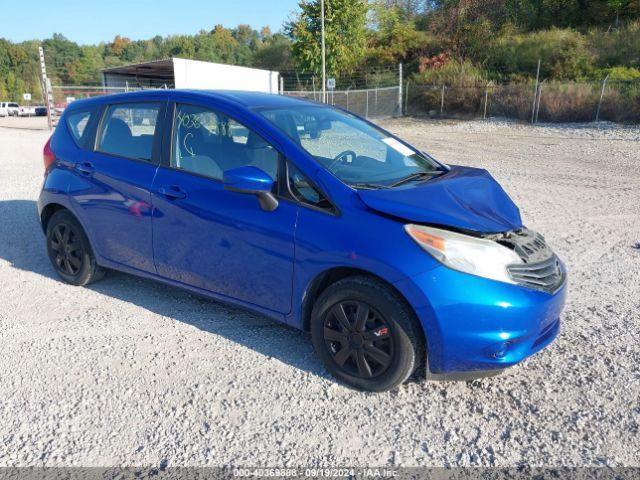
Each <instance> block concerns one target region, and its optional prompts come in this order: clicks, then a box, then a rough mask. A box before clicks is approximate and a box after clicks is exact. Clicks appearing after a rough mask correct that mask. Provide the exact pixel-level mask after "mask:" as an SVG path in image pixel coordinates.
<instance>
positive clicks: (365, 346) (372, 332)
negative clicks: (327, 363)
mask: <svg viewBox="0 0 640 480" xmlns="http://www.w3.org/2000/svg"><path fill="white" fill-rule="evenodd" d="M324 341H325V345H326V346H327V349H328V350H329V352H331V356H332V358H333V361H334V362H335V363H336V365H338V366H339V367H341V368H342V369H344V370H345V371H346V372H347V373H349V374H350V375H354V376H359V377H362V378H375V377H378V376H379V375H381V374H383V373H384V372H385V371H386V370H387V369H388V368H389V365H390V364H391V360H392V359H393V353H394V344H393V338H392V337H391V335H390V327H389V324H388V323H387V322H386V321H385V319H384V318H383V317H382V316H381V315H380V314H379V313H378V312H376V311H375V309H373V308H372V307H371V306H370V305H368V304H366V303H364V302H361V301H350V300H346V301H342V302H339V303H337V304H336V305H334V306H333V308H331V309H330V310H329V311H328V312H327V313H326V315H325V319H324Z"/></svg>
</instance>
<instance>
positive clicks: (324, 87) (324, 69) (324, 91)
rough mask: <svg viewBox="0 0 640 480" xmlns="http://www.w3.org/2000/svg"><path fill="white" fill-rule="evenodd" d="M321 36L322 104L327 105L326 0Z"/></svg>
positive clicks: (321, 2) (322, 16)
mask: <svg viewBox="0 0 640 480" xmlns="http://www.w3.org/2000/svg"><path fill="white" fill-rule="evenodd" d="M320 10H321V11H320V18H321V30H322V31H321V36H322V103H327V57H326V55H327V52H326V48H325V40H324V0H320Z"/></svg>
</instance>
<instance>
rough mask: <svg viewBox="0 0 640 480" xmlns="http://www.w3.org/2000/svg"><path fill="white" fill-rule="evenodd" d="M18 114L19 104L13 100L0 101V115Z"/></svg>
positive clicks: (13, 115)
mask: <svg viewBox="0 0 640 480" xmlns="http://www.w3.org/2000/svg"><path fill="white" fill-rule="evenodd" d="M18 115H20V105H18V104H17V103H13V102H0V117H17V116H18Z"/></svg>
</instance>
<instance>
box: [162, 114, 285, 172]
mask: <svg viewBox="0 0 640 480" xmlns="http://www.w3.org/2000/svg"><path fill="white" fill-rule="evenodd" d="M278 163H279V153H278V151H277V150H276V149H275V148H273V147H272V146H271V145H270V144H269V143H268V142H267V141H266V140H264V139H263V138H262V137H261V136H260V135H259V134H257V133H256V132H254V131H253V130H251V129H249V128H247V127H245V126H244V125H242V124H240V123H238V122H237V121H235V120H233V119H232V118H229V117H228V116H226V115H224V114H222V113H220V112H216V111H214V110H211V109H209V108H206V107H199V106H194V105H183V104H178V105H176V111H175V116H174V120H173V148H172V154H171V166H172V167H174V168H179V169H181V170H186V171H188V172H192V173H197V174H198V175H203V176H206V177H209V178H213V179H217V180H221V179H222V175H223V173H224V172H225V171H227V170H231V169H233V168H238V167H244V166H248V165H251V166H254V167H258V168H260V169H262V170H264V171H265V172H266V173H267V174H269V176H271V178H272V179H273V180H274V181H276V180H277V177H278Z"/></svg>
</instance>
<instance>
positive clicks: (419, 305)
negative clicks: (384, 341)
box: [396, 266, 567, 374]
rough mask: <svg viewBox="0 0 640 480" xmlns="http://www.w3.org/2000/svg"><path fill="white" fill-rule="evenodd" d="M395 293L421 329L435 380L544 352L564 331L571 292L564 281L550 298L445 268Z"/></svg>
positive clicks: (405, 282)
mask: <svg viewBox="0 0 640 480" xmlns="http://www.w3.org/2000/svg"><path fill="white" fill-rule="evenodd" d="M565 278H566V277H565ZM396 287H397V288H398V289H399V290H400V291H401V292H402V293H403V294H404V295H405V296H406V297H407V299H408V300H409V302H410V303H411V304H412V305H413V307H414V309H415V311H416V313H417V315H418V317H419V319H420V321H421V323H422V326H423V328H424V332H425V336H426V339H427V347H428V359H429V372H430V373H431V374H451V373H462V372H478V371H490V370H495V369H504V368H506V367H509V366H511V365H514V364H516V363H518V362H520V361H522V360H524V359H525V358H527V357H529V356H530V355H533V354H534V353H536V352H538V351H539V350H541V349H543V348H544V347H546V346H547V345H548V344H550V343H551V342H552V341H553V340H554V338H555V337H556V336H557V335H558V332H559V331H560V313H561V312H562V309H563V307H564V302H565V297H566V290H567V285H566V280H564V282H563V284H562V286H561V287H560V288H559V289H558V290H556V291H555V292H554V293H547V292H544V291H538V290H532V289H530V288H526V287H522V286H518V285H512V284H508V283H503V282H497V281H494V280H488V279H485V278H481V277H476V276H474V275H469V274H466V273H461V272H457V271H455V270H452V269H450V268H447V267H444V266H441V267H436V268H434V269H433V270H430V271H428V272H425V273H423V274H421V275H418V276H417V277H414V278H410V279H405V280H402V281H400V282H398V283H396Z"/></svg>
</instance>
